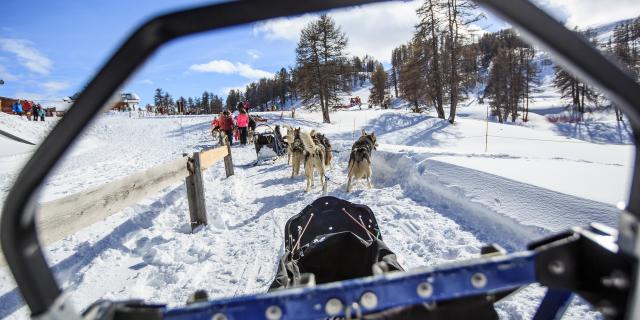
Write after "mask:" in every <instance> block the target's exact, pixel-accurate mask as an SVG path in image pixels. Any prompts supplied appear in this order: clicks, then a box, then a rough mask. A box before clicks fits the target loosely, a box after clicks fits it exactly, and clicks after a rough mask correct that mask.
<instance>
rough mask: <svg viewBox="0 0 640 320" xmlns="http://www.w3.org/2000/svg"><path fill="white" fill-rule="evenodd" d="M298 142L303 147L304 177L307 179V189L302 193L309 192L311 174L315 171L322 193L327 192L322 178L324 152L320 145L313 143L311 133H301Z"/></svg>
mask: <svg viewBox="0 0 640 320" xmlns="http://www.w3.org/2000/svg"><path fill="white" fill-rule="evenodd" d="M300 140H301V141H302V145H303V146H304V150H305V152H304V175H305V176H306V177H307V187H306V188H305V189H304V192H309V190H310V189H311V187H312V186H313V174H314V173H315V170H318V173H319V174H320V184H322V191H327V181H326V179H325V177H324V170H325V163H326V151H325V147H324V145H323V144H322V143H316V142H314V141H313V137H312V136H311V133H309V132H305V131H301V132H300Z"/></svg>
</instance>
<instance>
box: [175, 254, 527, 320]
mask: <svg viewBox="0 0 640 320" xmlns="http://www.w3.org/2000/svg"><path fill="white" fill-rule="evenodd" d="M533 282H535V272H534V253H533V252H531V251H526V252H522V253H515V254H511V255H506V256H500V257H493V258H489V259H487V258H484V259H473V260H469V261H464V262H460V263H455V264H449V265H446V266H439V267H436V268H424V269H419V270H412V271H409V272H397V273H389V274H385V275H380V276H374V277H368V278H361V279H354V280H347V281H342V282H336V283H328V284H322V285H317V286H315V287H311V288H295V289H287V290H282V291H276V292H271V293H268V294H262V295H250V296H244V297H236V298H228V299H221V300H217V301H208V302H203V303H200V304H194V305H191V306H186V307H179V308H173V309H165V310H164V317H165V319H171V320H186V319H189V320H195V319H203V320H204V319H206V320H210V319H212V316H214V315H215V314H218V313H220V314H223V315H224V316H225V317H226V319H229V320H239V319H265V318H266V313H267V309H268V308H269V307H271V310H272V311H273V309H276V310H277V311H279V313H278V312H275V313H276V314H278V315H279V317H274V318H277V319H321V318H326V317H328V316H344V315H345V312H344V311H345V308H347V307H349V306H352V305H353V303H360V299H361V297H362V296H363V294H364V293H367V292H370V293H373V294H374V295H375V298H376V299H375V300H376V302H375V303H369V304H363V303H360V305H359V307H360V308H361V309H362V311H363V312H364V313H371V312H377V311H381V310H386V309H389V308H394V307H401V306H411V305H416V304H420V303H425V302H426V303H429V302H436V301H442V300H449V299H454V298H462V297H467V296H474V295H480V294H492V293H497V292H500V291H504V290H510V289H516V288H518V287H521V286H524V285H527V284H530V283H533ZM419 287H420V289H418V288H419ZM419 292H420V294H419ZM369 296H370V295H369ZM330 299H338V300H339V301H340V303H338V306H343V308H339V311H336V312H335V313H328V312H327V311H326V310H327V302H328V301H329V300H330ZM333 301H334V302H335V301H336V300H333ZM369 301H371V300H369ZM365 305H368V306H369V308H366V306H365ZM333 306H334V307H335V304H333Z"/></svg>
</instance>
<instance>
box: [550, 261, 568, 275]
mask: <svg viewBox="0 0 640 320" xmlns="http://www.w3.org/2000/svg"><path fill="white" fill-rule="evenodd" d="M565 269H566V267H565V265H564V262H562V261H561V260H553V261H551V262H549V271H550V272H551V273H553V274H555V275H561V274H563V273H564V272H565Z"/></svg>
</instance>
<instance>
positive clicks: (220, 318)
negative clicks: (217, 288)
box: [211, 313, 228, 320]
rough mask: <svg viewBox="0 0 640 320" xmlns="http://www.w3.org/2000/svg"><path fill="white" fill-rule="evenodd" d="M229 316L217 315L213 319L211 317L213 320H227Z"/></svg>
mask: <svg viewBox="0 0 640 320" xmlns="http://www.w3.org/2000/svg"><path fill="white" fill-rule="evenodd" d="M227 319H228V318H227V316H225V315H224V314H223V313H216V314H214V315H213V317H211V320H227Z"/></svg>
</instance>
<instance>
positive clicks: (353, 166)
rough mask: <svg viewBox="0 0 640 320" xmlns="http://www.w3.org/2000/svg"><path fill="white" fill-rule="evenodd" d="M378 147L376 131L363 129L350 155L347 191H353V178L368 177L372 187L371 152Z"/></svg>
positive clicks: (368, 182)
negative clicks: (368, 131)
mask: <svg viewBox="0 0 640 320" xmlns="http://www.w3.org/2000/svg"><path fill="white" fill-rule="evenodd" d="M376 147H377V143H376V135H375V133H374V132H371V134H367V132H366V131H364V130H362V136H360V138H359V139H358V140H357V141H356V142H355V143H354V144H353V146H352V147H351V154H350V155H349V169H348V170H349V171H348V173H347V177H348V180H347V192H349V191H351V180H352V179H367V184H368V185H369V189H371V187H372V186H371V176H372V175H373V171H372V169H371V152H372V151H373V150H375V149H376Z"/></svg>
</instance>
